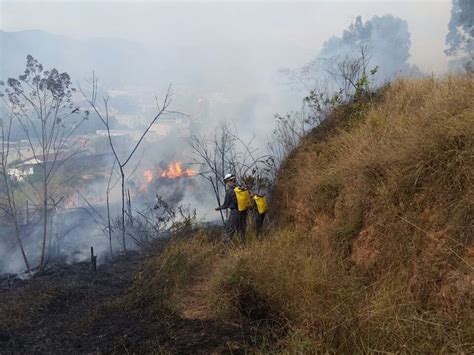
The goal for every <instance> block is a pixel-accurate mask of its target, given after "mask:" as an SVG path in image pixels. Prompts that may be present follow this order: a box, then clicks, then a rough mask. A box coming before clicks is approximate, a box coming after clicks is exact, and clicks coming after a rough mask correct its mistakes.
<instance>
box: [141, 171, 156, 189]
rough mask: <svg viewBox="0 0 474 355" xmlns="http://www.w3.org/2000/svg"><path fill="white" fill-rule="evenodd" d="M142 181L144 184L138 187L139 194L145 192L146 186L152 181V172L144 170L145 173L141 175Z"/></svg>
mask: <svg viewBox="0 0 474 355" xmlns="http://www.w3.org/2000/svg"><path fill="white" fill-rule="evenodd" d="M143 179H144V182H143V184H142V186H140V189H139V191H140V192H145V191H146V190H147V188H148V185H149V184H150V183H151V182H152V181H153V171H152V170H151V169H147V170H145V172H144V173H143Z"/></svg>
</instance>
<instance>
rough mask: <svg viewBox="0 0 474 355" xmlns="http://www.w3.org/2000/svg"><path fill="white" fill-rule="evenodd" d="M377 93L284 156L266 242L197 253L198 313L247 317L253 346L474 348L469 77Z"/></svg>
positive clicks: (472, 87) (397, 85)
mask: <svg viewBox="0 0 474 355" xmlns="http://www.w3.org/2000/svg"><path fill="white" fill-rule="evenodd" d="M381 95H382V97H381V98H379V99H377V103H374V104H370V105H369V106H368V108H367V110H364V115H362V117H360V115H354V114H353V112H352V110H353V109H354V106H350V107H340V108H339V109H336V110H335V111H334V112H332V113H331V115H330V117H328V119H327V121H326V122H325V123H324V124H323V125H322V126H321V127H319V128H316V129H315V130H314V131H313V132H312V133H311V134H309V135H308V136H307V137H306V138H305V139H304V140H303V142H302V143H301V144H300V146H299V147H298V148H297V149H296V150H295V151H294V152H293V153H292V154H291V156H290V157H289V158H288V159H287V161H286V162H285V164H284V165H283V167H282V169H281V171H280V173H279V176H278V181H277V184H276V186H275V189H274V192H273V203H272V206H271V207H272V211H273V216H272V218H273V219H274V220H276V221H277V225H278V227H277V228H275V229H274V230H272V231H271V232H270V234H269V235H268V236H267V237H266V238H265V239H264V240H262V241H253V242H251V243H249V245H247V247H246V248H243V249H236V250H233V251H231V252H229V253H227V254H226V256H224V257H217V256H215V255H214V254H212V253H210V254H208V258H211V259H212V260H213V261H211V263H212V262H213V263H214V267H213V268H211V270H212V271H211V272H209V269H210V268H209V260H207V262H206V263H205V265H206V266H205V267H203V270H204V269H205V270H207V273H206V275H207V276H206V277H207V278H208V279H209V282H208V283H209V286H208V287H207V288H206V289H207V291H206V292H207V293H206V297H207V302H208V305H209V308H208V309H209V312H210V313H212V315H213V317H217V318H221V319H241V318H242V317H244V318H245V319H246V320H248V321H249V322H251V323H252V324H254V326H255V327H256V328H258V330H259V331H258V334H259V337H260V339H259V346H260V347H261V349H262V350H265V349H267V350H275V349H279V350H289V351H308V350H309V349H319V350H323V351H328V350H329V351H351V350H352V351H403V350H408V351H450V352H451V351H454V352H460V351H466V352H471V351H473V350H474V320H473V315H474V310H473V300H474V278H473V267H474V245H473V237H474V184H473V182H474V181H473V180H474V171H473V169H474V81H473V78H472V77H448V78H446V79H443V80H434V79H431V78H428V79H422V80H399V81H396V82H394V83H392V84H391V85H390V86H389V87H387V88H385V89H384V91H383V93H382V94H381ZM357 109H358V110H359V109H360V107H357ZM190 245H191V246H192V248H194V249H193V253H192V255H204V254H202V253H198V252H197V251H196V248H203V250H207V251H209V250H210V249H209V248H210V247H209V245H208V244H206V243H201V244H196V243H195V242H194V243H192V244H190ZM187 248H188V246H187V244H186V243H181V244H179V245H175V246H173V248H172V249H170V254H169V255H167V258H166V259H165V262H166V260H173V258H174V256H175V255H176V256H180V257H182V256H183V255H185V250H186V249H187ZM168 270H169V273H170V274H175V273H179V272H180V271H179V270H178V269H176V268H175V269H168ZM193 270H194V273H195V272H196V269H193ZM188 282H191V283H192V280H191V281H190V280H188ZM183 285H184V286H183V287H184V288H186V287H187V286H186V285H188V283H186V284H183Z"/></svg>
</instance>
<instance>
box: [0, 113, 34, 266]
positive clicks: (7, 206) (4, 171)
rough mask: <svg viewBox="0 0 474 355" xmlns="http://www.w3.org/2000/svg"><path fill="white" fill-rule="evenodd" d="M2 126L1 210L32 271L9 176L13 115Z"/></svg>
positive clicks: (0, 166) (0, 122)
mask: <svg viewBox="0 0 474 355" xmlns="http://www.w3.org/2000/svg"><path fill="white" fill-rule="evenodd" d="M0 125H1V127H0V128H1V136H0V139H1V140H2V143H1V144H2V148H1V149H2V150H1V152H0V164H1V165H0V175H1V176H2V179H3V188H4V194H5V195H4V196H2V198H1V205H0V208H1V209H2V210H4V212H5V214H6V215H7V216H8V219H9V221H10V222H11V223H12V224H13V228H14V232H15V237H16V240H17V242H18V246H19V247H20V251H21V255H22V256H23V261H24V262H25V267H26V270H27V271H29V270H30V263H29V261H28V257H27V256H26V252H25V248H24V246H23V242H22V238H21V237H22V236H21V233H20V226H19V220H18V217H19V216H18V209H17V207H16V197H15V187H14V182H13V181H12V178H11V177H10V175H9V174H8V165H9V156H10V149H11V143H10V137H11V130H12V125H13V115H12V114H10V115H8V118H7V119H5V120H4V119H2V120H1V121H0Z"/></svg>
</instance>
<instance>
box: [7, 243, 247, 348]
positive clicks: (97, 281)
mask: <svg viewBox="0 0 474 355" xmlns="http://www.w3.org/2000/svg"><path fill="white" fill-rule="evenodd" d="M163 249H164V244H162V245H155V247H154V248H153V249H152V251H151V252H148V253H146V254H145V253H138V252H129V253H126V254H123V255H120V256H118V257H116V258H115V259H114V260H113V261H111V262H109V263H107V264H104V265H101V266H99V267H98V268H97V271H95V272H93V271H91V270H90V265H89V263H87V262H85V263H77V264H73V265H55V266H52V267H51V268H49V269H48V270H47V271H46V272H45V273H43V274H41V275H37V276H35V277H33V278H31V279H29V280H24V281H20V280H15V281H13V282H12V281H11V280H10V281H3V282H2V283H1V284H0V353H3V352H18V351H19V352H25V351H28V352H38V351H39V352H44V351H47V352H51V351H53V352H70V351H74V352H101V353H102V352H103V353H115V352H121V353H122V352H137V351H140V352H143V351H145V352H160V353H216V352H217V353H222V352H237V353H238V352H243V351H245V349H246V348H247V345H246V344H247V343H248V339H249V337H250V332H249V331H248V330H245V327H243V326H242V325H241V324H233V323H228V322H225V323H224V322H219V321H217V320H215V319H212V318H208V317H207V316H206V313H202V312H201V314H200V316H199V317H190V316H189V315H188V313H192V310H189V311H188V310H187V309H186V308H184V309H180V310H179V311H174V310H173V309H171V307H169V306H167V305H166V304H165V299H166V297H167V296H166V295H163V297H162V299H161V300H160V301H159V302H157V301H156V300H154V299H153V297H149V295H147V294H146V292H147V291H146V290H141V289H140V292H142V291H143V292H144V293H145V294H138V293H137V289H139V287H137V286H136V285H135V283H136V280H137V278H139V276H138V277H137V275H139V274H140V273H143V272H144V268H146V267H147V263H148V260H150V259H155V260H156V259H159V258H160V255H161V254H162V252H163ZM196 287H197V289H199V287H200V286H199V285H198V286H196ZM161 289H162V288H160V287H158V288H157V289H154V291H153V292H157V293H159V290H161ZM163 292H165V291H163ZM165 293H166V292H165ZM190 297H191V298H193V297H196V299H195V300H190V306H189V307H199V304H200V303H202V301H201V300H200V299H199V294H198V293H196V294H195V295H190ZM187 312H188V313H187Z"/></svg>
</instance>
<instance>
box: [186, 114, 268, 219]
mask: <svg viewBox="0 0 474 355" xmlns="http://www.w3.org/2000/svg"><path fill="white" fill-rule="evenodd" d="M254 139H255V137H253V138H252V139H250V140H249V141H244V140H243V139H241V138H240V137H239V135H238V134H237V132H236V130H235V129H232V128H230V126H229V125H228V124H225V123H222V124H221V125H220V126H218V127H217V128H216V130H215V132H214V135H213V136H212V137H211V138H209V137H205V136H201V137H198V136H196V135H194V136H192V138H191V143H190V144H191V149H192V151H193V152H194V164H195V165H197V166H198V167H199V175H200V176H201V177H203V178H204V179H206V180H207V181H208V182H209V184H210V185H211V188H212V191H213V192H214V196H215V197H216V201H217V204H218V205H221V197H222V195H223V193H224V192H225V184H224V182H223V179H224V175H225V174H226V173H233V174H235V175H237V176H238V177H239V178H240V181H241V182H243V183H246V184H247V185H249V184H250V183H252V186H248V187H249V188H256V189H259V188H260V186H261V185H263V183H264V182H267V181H266V179H265V177H266V175H267V174H266V173H267V172H268V166H269V164H270V162H269V160H270V157H269V156H268V155H261V156H259V155H258V154H257V153H258V150H257V149H256V148H253V147H252V143H253V140H254ZM220 215H221V220H222V223H223V224H225V218H224V214H223V212H222V211H220Z"/></svg>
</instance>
